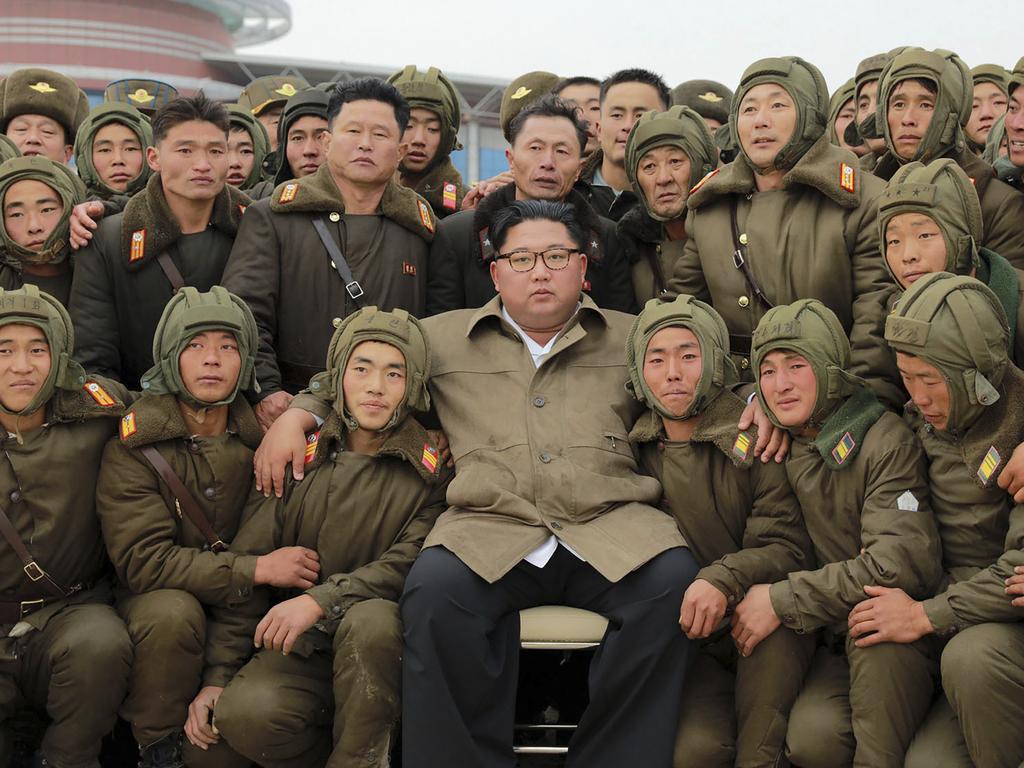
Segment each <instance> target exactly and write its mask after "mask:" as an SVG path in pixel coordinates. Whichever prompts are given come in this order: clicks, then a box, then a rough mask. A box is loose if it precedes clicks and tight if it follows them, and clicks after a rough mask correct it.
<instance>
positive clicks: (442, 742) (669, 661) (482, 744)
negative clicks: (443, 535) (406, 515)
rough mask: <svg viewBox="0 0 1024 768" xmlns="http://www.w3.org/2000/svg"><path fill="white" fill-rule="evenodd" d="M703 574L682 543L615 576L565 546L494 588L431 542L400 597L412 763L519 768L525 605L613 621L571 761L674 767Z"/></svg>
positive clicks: (405, 755) (406, 762)
mask: <svg viewBox="0 0 1024 768" xmlns="http://www.w3.org/2000/svg"><path fill="white" fill-rule="evenodd" d="M697 570H698V566H697V562H696V560H694V558H693V555H692V554H691V553H690V551H689V550H688V549H686V548H684V547H678V548H675V549H670V550H667V551H665V552H662V553H661V554H660V555H658V556H657V557H655V558H654V559H652V560H651V561H649V562H647V563H646V564H644V565H643V566H641V567H640V568H638V569H637V570H635V571H633V572H632V573H630V574H628V575H627V576H625V577H624V578H623V579H621V580H620V581H618V582H614V583H613V582H610V581H608V580H607V579H605V578H604V577H603V576H601V574H599V573H598V572H597V571H596V570H595V569H594V568H593V567H592V566H591V565H589V564H587V563H584V562H583V561H581V560H579V559H578V558H577V557H575V556H574V555H573V554H572V553H570V552H568V551H567V550H566V549H565V548H564V547H561V546H560V547H559V548H558V550H557V551H556V552H555V554H554V556H553V557H552V558H551V561H550V562H549V563H548V564H547V566H546V567H545V568H536V567H534V566H532V565H530V564H529V563H526V562H525V561H524V562H521V563H519V564H518V565H517V566H516V567H515V568H513V569H512V570H511V571H509V573H507V574H506V575H505V576H503V577H502V578H501V579H499V580H498V581H496V582H494V583H493V584H489V583H487V582H486V581H485V580H484V579H482V578H480V577H479V576H477V575H476V574H475V573H473V571H471V570H470V569H469V568H468V567H466V565H464V564H463V563H462V561H461V560H459V559H458V558H457V557H456V556H455V555H453V554H452V553H451V552H449V551H448V550H446V549H444V548H442V547H431V548H429V549H425V550H424V551H423V552H422V553H421V554H420V556H419V557H418V558H417V560H416V562H415V564H414V565H413V567H412V570H411V571H410V573H409V577H408V579H407V580H406V583H405V593H404V594H403V596H402V601H401V610H402V622H403V625H404V639H405V651H404V654H403V660H402V722H403V731H402V744H403V752H402V760H403V762H402V764H403V766H404V768H434V766H437V767H438V768H452V767H453V766H458V768H504V767H511V766H514V765H515V763H516V761H515V756H514V755H513V753H512V727H513V719H514V712H515V700H516V679H517V674H518V664H519V614H518V611H520V610H521V609H523V608H529V607H531V606H536V605H547V604H555V605H568V606H571V607H575V608H585V609H587V610H591V611H595V612H597V613H600V614H602V615H604V616H606V617H607V618H608V620H609V624H608V631H607V632H606V633H605V636H604V640H603V641H602V643H601V646H600V647H599V648H598V649H597V651H596V653H595V655H594V659H593V662H592V663H591V666H590V676H589V687H590V705H589V706H588V707H587V710H586V711H585V712H584V714H583V718H582V719H581V721H580V725H579V729H578V730H577V731H576V734H575V735H574V736H573V739H572V741H571V742H570V745H569V755H568V760H567V762H566V765H567V766H569V767H570V768H571V767H572V766H585V768H623V766H631V765H642V766H644V768H671V765H672V751H673V744H674V742H675V734H676V728H677V726H678V724H679V705H680V698H681V695H682V690H683V679H684V677H685V674H686V667H687V655H688V653H689V650H690V643H689V641H687V639H686V636H685V635H683V633H682V632H681V631H680V629H679V624H678V622H679V606H680V604H681V603H682V599H683V592H685V591H686V587H687V586H689V584H690V583H691V582H692V581H693V579H694V577H695V576H696V574H697Z"/></svg>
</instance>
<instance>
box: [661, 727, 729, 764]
mask: <svg viewBox="0 0 1024 768" xmlns="http://www.w3.org/2000/svg"><path fill="white" fill-rule="evenodd" d="M735 760H736V750H735V748H734V746H733V745H732V744H729V743H726V742H723V740H722V739H721V738H719V737H718V734H717V733H716V732H715V731H714V730H712V729H710V728H685V727H683V728H680V729H679V733H678V734H676V748H675V755H674V756H673V758H672V768H717V767H718V766H721V768H730V766H732V765H733V764H734V762H735Z"/></svg>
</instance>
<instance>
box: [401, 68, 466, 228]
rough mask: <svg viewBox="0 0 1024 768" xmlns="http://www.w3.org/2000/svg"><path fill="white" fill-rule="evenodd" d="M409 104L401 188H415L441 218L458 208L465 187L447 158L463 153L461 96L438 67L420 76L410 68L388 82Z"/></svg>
mask: <svg viewBox="0 0 1024 768" xmlns="http://www.w3.org/2000/svg"><path fill="white" fill-rule="evenodd" d="M388 82H389V83H391V84H392V85H394V86H395V88H397V89H398V92H399V93H400V94H402V96H403V97H404V98H405V100H406V101H407V102H409V107H410V114H409V126H408V127H407V128H406V129H405V136H404V137H403V139H404V141H405V143H406V144H407V145H408V150H407V151H406V153H405V157H404V158H402V162H401V163H400V164H399V166H398V171H399V174H400V179H401V182H402V184H403V186H406V187H410V188H412V189H414V190H416V193H417V194H418V195H420V196H421V197H422V198H423V199H424V200H426V201H427V202H428V203H430V207H431V208H433V209H434V215H435V216H436V217H437V218H438V219H443V218H444V217H445V216H448V215H449V214H452V213H455V212H456V211H458V210H461V208H462V201H463V199H464V198H465V196H466V187H465V185H464V184H463V183H462V174H461V173H459V171H458V169H457V168H456V167H455V165H454V164H453V163H452V159H451V154H452V152H454V151H455V150H456V149H462V145H461V144H459V127H460V126H461V125H462V108H461V106H460V104H461V101H462V96H461V95H460V94H459V92H458V90H457V89H456V88H455V86H454V85H453V84H452V82H451V80H449V79H448V78H447V77H445V76H444V74H442V73H441V71H440V70H439V69H437V67H431V68H430V69H428V70H427V71H426V72H420V71H419V70H418V69H416V67H415V66H414V65H409V66H407V67H405V68H404V69H403V70H401V71H399V72H396V73H395V74H393V75H392V76H391V77H389V78H388Z"/></svg>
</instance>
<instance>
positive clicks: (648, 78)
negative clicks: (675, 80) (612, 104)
mask: <svg viewBox="0 0 1024 768" xmlns="http://www.w3.org/2000/svg"><path fill="white" fill-rule="evenodd" d="M620 83H644V84H645V85H649V86H651V87H652V88H654V90H656V91H657V92H658V98H659V99H661V103H662V109H668V108H669V107H670V106H672V92H671V91H670V90H669V89H668V85H667V84H666V83H665V80H664V79H663V78H662V77H661V75H656V74H654V73H653V72H651V71H650V70H649V69H620V70H619V71H618V72H613V73H612V74H611V75H609V76H608V77H606V78H605V79H604V82H602V83H601V103H602V104H604V97H605V96H607V95H608V90H609V89H610V88H611V87H612V86H613V85H619V84H620Z"/></svg>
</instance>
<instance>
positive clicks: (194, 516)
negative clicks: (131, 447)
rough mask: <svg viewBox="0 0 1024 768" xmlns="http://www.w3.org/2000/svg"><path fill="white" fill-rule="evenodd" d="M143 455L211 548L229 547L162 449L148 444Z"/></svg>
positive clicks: (219, 549)
mask: <svg viewBox="0 0 1024 768" xmlns="http://www.w3.org/2000/svg"><path fill="white" fill-rule="evenodd" d="M139 450H140V451H141V452H142V455H143V456H144V457H145V458H146V461H148V462H149V463H150V466H152V467H153V469H155V470H156V472H157V474H158V475H160V477H162V478H163V480H164V482H165V483H167V487H168V488H170V489H171V493H173V494H174V498H175V499H176V500H177V502H178V511H179V512H184V513H185V516H186V517H187V518H188V519H189V520H190V521H191V522H192V525H194V526H195V527H196V528H198V529H199V532H200V533H201V534H203V536H204V537H205V538H206V542H207V543H208V544H209V545H210V549H211V550H213V551H214V552H223V551H224V550H226V549H227V548H228V546H227V544H225V543H224V542H223V541H221V539H220V536H218V535H217V532H216V531H215V530H213V526H212V525H210V521H209V520H208V519H207V517H206V513H205V512H203V510H202V509H201V508H200V506H199V504H198V502H197V501H196V500H195V497H193V496H192V494H191V493H189V490H188V488H186V487H185V484H184V483H183V482H181V479H180V478H179V477H178V476H177V475H176V474H174V470H173V469H171V465H170V464H168V463H167V460H166V459H165V458H164V457H163V456H161V455H160V451H158V450H157V449H156V448H154V447H153V446H152V445H146V446H143V447H142V448H140V449H139Z"/></svg>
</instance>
